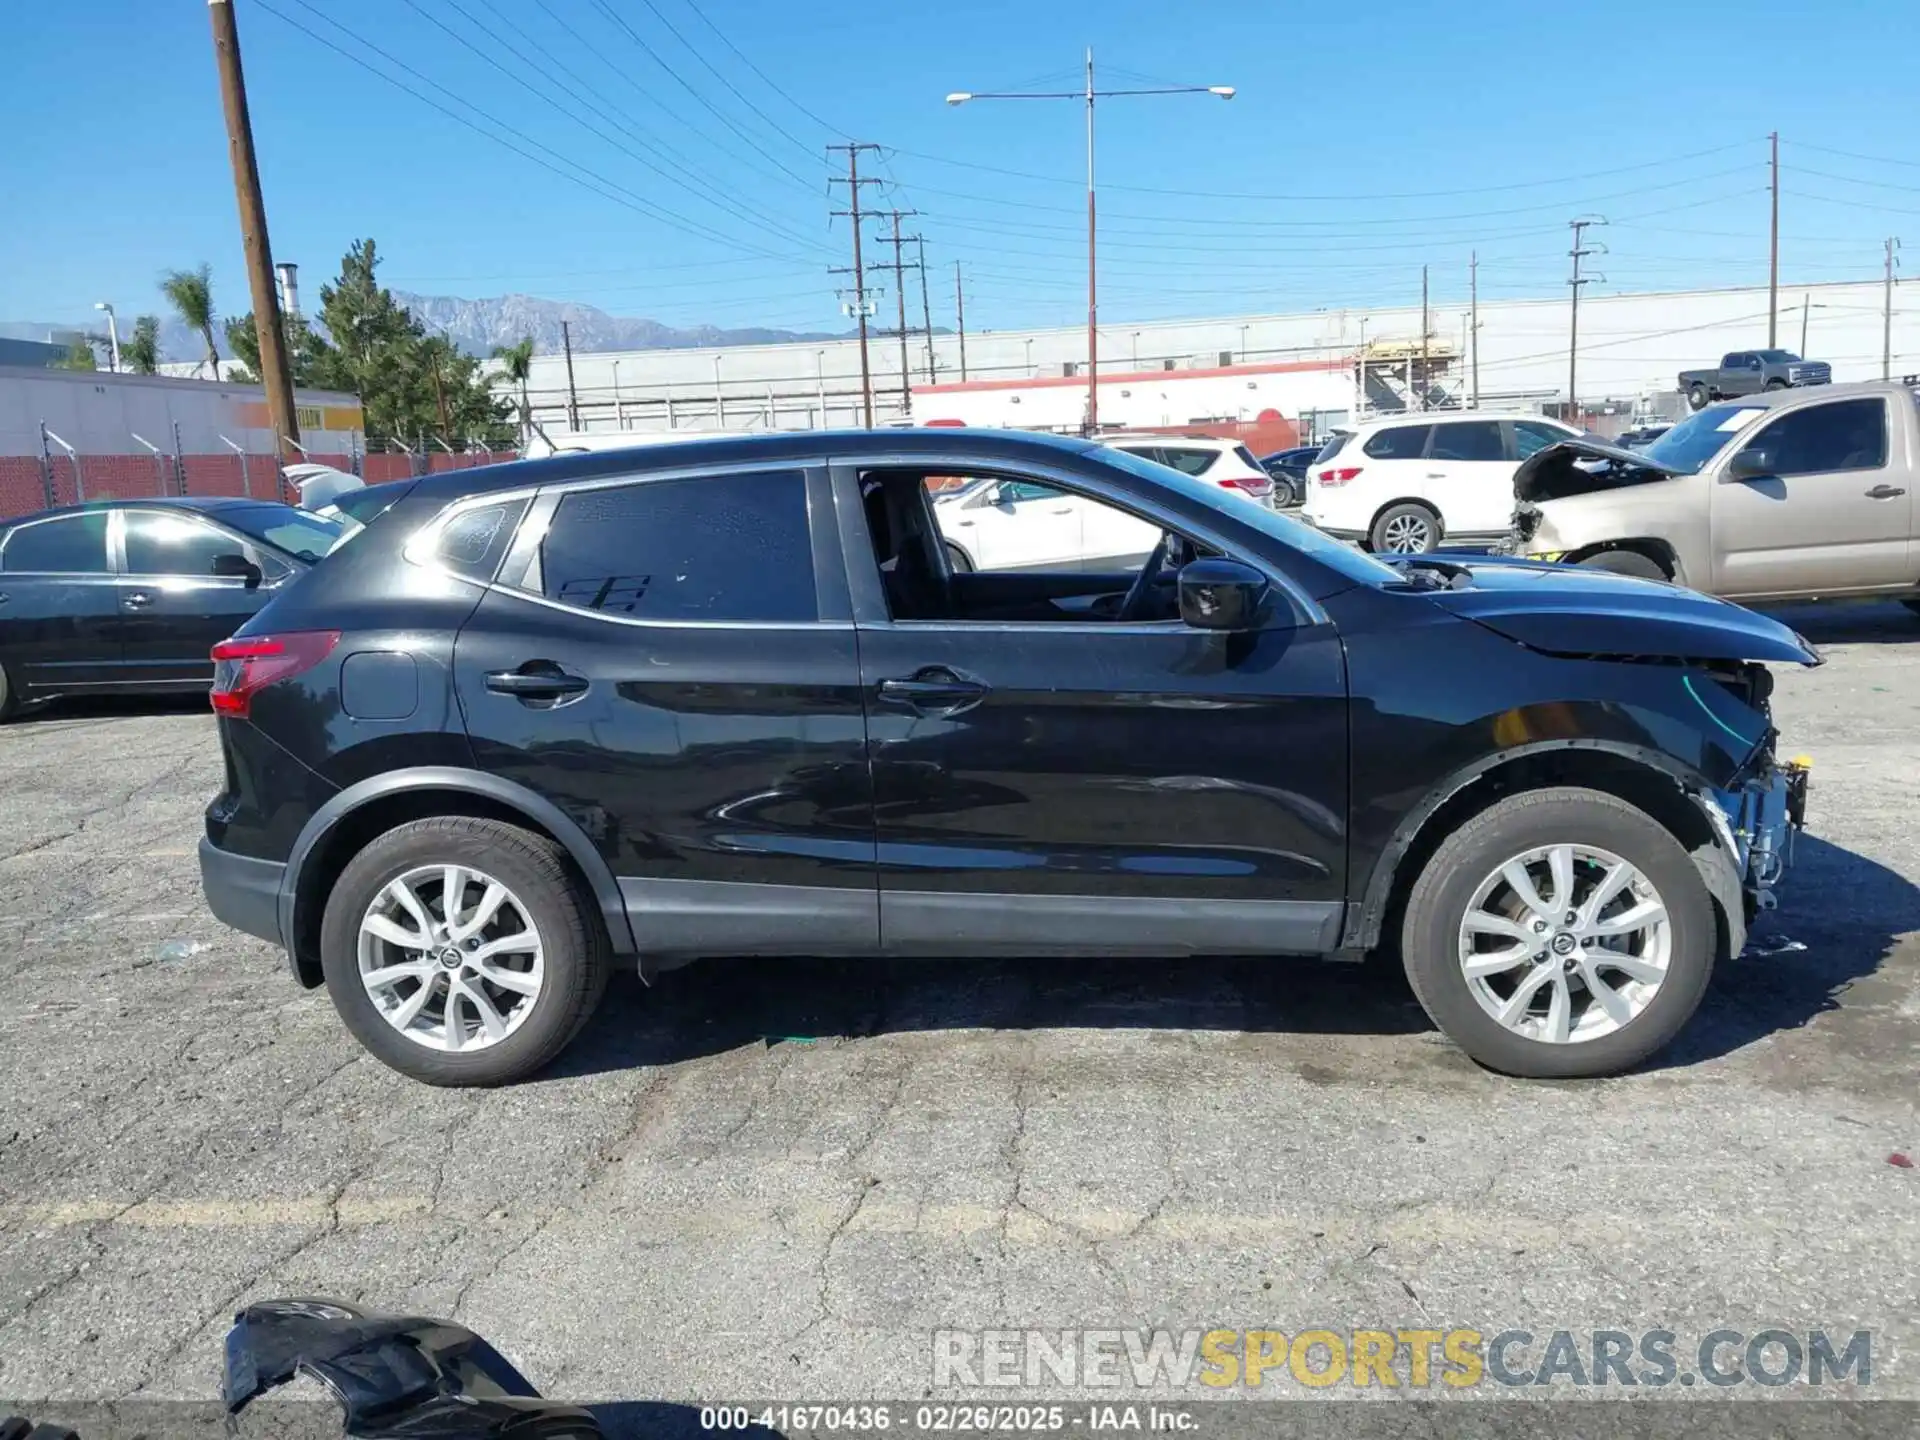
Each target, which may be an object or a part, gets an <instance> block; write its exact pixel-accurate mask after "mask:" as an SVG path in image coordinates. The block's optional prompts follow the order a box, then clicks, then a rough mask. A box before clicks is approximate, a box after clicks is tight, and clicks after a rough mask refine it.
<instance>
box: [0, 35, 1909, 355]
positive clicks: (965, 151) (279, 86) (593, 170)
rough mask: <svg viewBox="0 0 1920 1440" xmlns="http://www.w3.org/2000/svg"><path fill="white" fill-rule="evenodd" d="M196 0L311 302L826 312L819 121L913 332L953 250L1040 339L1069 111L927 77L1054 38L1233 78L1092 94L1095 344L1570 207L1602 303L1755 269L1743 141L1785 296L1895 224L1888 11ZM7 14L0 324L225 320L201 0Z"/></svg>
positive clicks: (1905, 116)
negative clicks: (227, 42)
mask: <svg viewBox="0 0 1920 1440" xmlns="http://www.w3.org/2000/svg"><path fill="white" fill-rule="evenodd" d="M236 3H237V4H238V6H239V12H238V13H239V19H240V24H241V30H242V43H243V47H244V52H245V57H246V62H247V69H248V81H249V85H250V88H251V95H252V103H253V113H254V125H255V133H256V136H257V140H258V145H259V150H260V154H261V161H262V175H263V181H264V184H265V189H266V194H267V202H268V207H269V213H270V217H271V224H272V231H273V242H274V249H275V252H276V258H279V259H293V260H298V261H299V262H300V263H301V266H302V280H303V285H304V287H305V292H306V294H307V296H308V297H309V298H310V299H311V298H312V297H314V296H315V295H316V294H317V290H318V286H319V283H320V282H321V281H322V280H323V279H324V278H326V277H327V276H328V275H331V274H332V273H334V271H335V269H336V268H337V264H338V257H339V255H340V254H341V252H342V251H344V250H345V249H346V247H347V245H348V244H349V243H350V242H351V241H353V240H354V239H355V238H356V237H359V236H366V235H370V236H373V237H375V238H376V239H377V240H378V241H379V243H380V246H381V249H382V252H383V253H384V254H385V256H386V257H387V263H386V266H385V269H384V275H385V277H386V278H387V280H388V281H389V283H391V284H393V285H395V286H397V287H403V288H409V289H415V290H423V291H429V292H433V293H450V294H461V295H469V296H478V295H496V294H503V293H508V292H511V291H521V292H525V293H531V294H537V295H542V296H547V297H552V298H560V299H577V300H580V301H583V302H586V303H589V304H595V305H600V306H603V307H605V308H607V309H609V310H612V311H615V312H616V313H621V314H632V315H649V316H654V317H657V318H659V319H662V320H665V321H668V322H670V323H676V324H687V323H694V322H698V321H711V322H714V323H717V324H723V325H745V324H768V325H779V326H786V327H792V328H814V329H835V330H837V329H840V328H843V326H844V323H845V322H844V321H843V320H842V318H841V316H840V314H839V313H838V310H837V308H836V302H835V299H834V295H833V286H834V285H835V284H837V283H844V281H843V280H835V279H833V278H830V277H829V276H828V275H827V274H826V269H827V267H828V266H831V265H845V264H847V263H848V254H847V252H848V243H847V242H848V234H847V228H846V222H845V221H830V220H829V218H828V214H827V212H828V211H829V210H830V209H839V208H844V200H845V196H844V187H836V189H837V191H838V193H837V194H836V195H835V196H834V197H833V198H832V199H831V200H830V198H829V192H828V189H827V185H826V180H827V177H828V175H829V173H833V172H830V167H829V163H828V160H827V157H826V155H825V152H824V149H823V147H824V146H825V145H826V144H828V143H830V142H833V141H837V140H842V139H844V138H846V137H849V136H851V137H854V138H858V139H861V140H870V141H875V142H878V143H881V144H883V145H885V146H887V147H889V150H888V152H887V153H886V154H885V156H884V158H883V159H882V161H881V162H880V163H878V165H877V167H876V171H875V173H877V174H878V175H880V176H881V177H883V178H884V179H885V180H886V181H887V182H888V184H887V186H886V187H884V188H880V187H876V188H875V189H872V190H869V191H867V192H866V198H867V202H868V203H869V204H880V205H885V206H893V205H898V206H899V207H901V208H903V209H914V210H917V211H919V212H920V213H919V215H918V216H917V217H916V218H915V219H913V220H910V221H909V222H907V223H908V228H909V231H910V233H918V234H920V235H923V236H924V237H925V239H926V245H927V260H928V264H929V267H930V268H931V269H932V271H933V276H934V284H933V287H932V289H933V308H934V320H935V323H936V324H948V323H951V320H952V307H953V271H952V265H953V262H954V261H955V260H959V261H960V262H961V263H962V265H963V268H964V272H965V275H966V288H967V295H968V299H967V321H968V326H969V328H970V329H973V328H981V327H993V328H999V327H1007V326H1013V325H1022V324H1044V323H1072V322H1073V321H1075V320H1076V319H1078V318H1083V317H1084V314H1085V310H1084V305H1085V299H1084V289H1083V286H1084V264H1085V260H1084V255H1085V251H1084V244H1085V229H1084V226H1085V221H1084V211H1083V208H1082V207H1083V204H1084V201H1083V189H1082V186H1083V179H1082V177H1083V173H1084V172H1083V166H1084V150H1083V131H1082V116H1081V113H1080V110H1079V108H1078V107H1077V105H1075V104H1074V103H1072V102H1052V103H1039V102H1022V103H1018V104H1015V103H998V104H994V103H987V102H980V103H977V104H973V105H968V106H963V107H959V108H951V107H949V106H947V105H945V104H944V103H943V97H944V96H945V95H946V93H947V92H949V91H951V90H956V89H970V90H987V89H1005V88H1023V87H1024V86H1026V85H1027V84H1028V83H1029V82H1038V88H1043V89H1063V88H1072V87H1074V86H1076V85H1077V84H1078V83H1079V74H1078V67H1079V64H1080V57H1081V54H1082V51H1083V49H1084V47H1086V46H1087V45H1089V44H1090V45H1092V46H1093V47H1094V51H1095V58H1096V62H1097V64H1098V65H1099V67H1100V78H1101V82H1102V83H1103V84H1107V85H1139V84H1155V83H1164V82H1168V81H1172V82H1177V83H1194V84H1202V85H1206V84H1230V85H1234V86H1236V87H1238V89H1239V95H1238V98H1236V99H1234V100H1233V101H1231V102H1225V103H1223V102H1221V101H1219V100H1217V99H1213V98H1211V97H1207V96H1170V97H1154V98H1147V99H1125V100H1115V101H1112V102H1109V103H1106V104H1104V105H1103V106H1102V107H1101V110H1100V133H1099V146H1100V155H1099V160H1100V173H1101V194H1100V200H1101V220H1102V225H1101V245H1102V252H1101V253H1102V266H1101V273H1102V306H1101V309H1102V321H1103V325H1104V324H1117V323H1121V322H1124V321H1126V320H1130V319H1154V318H1164V317H1171V316H1178V315H1201V314H1217V313H1231V312H1234V311H1239V310H1247V309H1256V308H1261V309H1293V308H1314V307H1321V306H1325V307H1329V308H1336V307H1340V306H1345V305H1362V304H1382V303H1390V302H1394V301H1400V302H1406V301H1411V300H1417V298H1418V295H1419V284H1420V266H1421V264H1422V263H1423V262H1425V263H1427V264H1429V265H1430V266H1431V267H1432V285H1433V294H1434V296H1435V298H1436V300H1441V299H1452V298H1455V297H1459V296H1463V295H1464V293H1465V291H1466V285H1467V268H1466V262H1467V257H1468V255H1469V253H1470V252H1472V251H1474V250H1475V249H1477V250H1478V252H1479V254H1480V257H1481V267H1480V276H1481V293H1482V295H1483V296H1487V297H1497V296H1504V295H1540V294H1564V293H1565V286H1564V279H1565V275H1566V264H1567V261H1566V255H1565V252H1566V250H1567V248H1568V246H1567V232H1566V222H1567V220H1568V219H1570V218H1572V217H1573V216H1574V215H1576V214H1580V213H1593V214H1599V215H1604V216H1606V217H1608V219H1609V220H1610V221H1611V222H1612V223H1611V224H1609V225H1608V226H1607V227H1606V228H1604V229H1599V230H1596V231H1594V232H1591V233H1592V234H1593V235H1594V236H1596V237H1597V238H1598V239H1599V240H1600V241H1601V242H1602V243H1604V244H1605V245H1606V246H1607V247H1608V250H1609V252H1610V253H1609V254H1608V255H1606V256H1605V257H1602V258H1600V259H1598V260H1597V261H1595V262H1592V263H1593V264H1594V265H1595V266H1596V268H1597V269H1598V270H1599V271H1600V272H1601V273H1603V274H1604V275H1605V276H1606V277H1607V281H1606V284H1605V285H1604V286H1603V287H1601V288H1602V289H1640V288H1647V287H1653V286H1663V285H1713V284H1736V283H1743V282H1755V281H1763V280H1764V279H1765V274H1766V220H1767V196H1766V153H1767V150H1766V139H1765V137H1766V135H1767V132H1768V131H1770V130H1775V129H1777V130H1779V131H1780V133H1781V136H1782V146H1781V157H1782V164H1783V170H1784V176H1785V179H1784V183H1783V191H1784V199H1783V202H1782V218H1781V230H1782V234H1783V236H1784V237H1785V238H1784V242H1783V278H1784V282H1785V283H1786V284H1789V285H1790V284H1793V283H1795V282H1799V281H1811V280H1819V279H1858V278H1868V277H1872V276H1876V275H1878V274H1879V267H1880V259H1881V243H1882V241H1883V239H1884V238H1885V237H1886V236H1889V235H1898V234H1900V233H1902V231H1903V230H1904V231H1906V232H1907V233H1909V234H1910V235H1912V236H1913V237H1914V238H1915V239H1916V240H1920V148H1917V147H1916V145H1915V137H1917V136H1920V91H1917V90H1916V89H1915V87H1914V86H1913V84H1912V78H1911V71H1912V57H1913V45H1912V23H1913V8H1912V0H1819V3H1800V0H1786V3H1775V4H1773V5H1770V6H1768V7H1767V8H1766V10H1765V12H1764V16H1761V15H1760V14H1759V12H1740V11H1738V10H1735V11H1726V12H1723V13H1716V14H1711V15H1707V14H1705V12H1699V11H1695V12H1691V13H1693V14H1695V15H1697V16H1701V17H1702V20H1701V23H1699V24H1695V23H1694V22H1693V21H1691V20H1689V19H1687V18H1686V16H1687V15H1688V14H1689V12H1688V11H1686V10H1685V8H1684V7H1681V8H1676V7H1674V6H1673V5H1672V4H1671V3H1670V0H1668V3H1655V0H1611V3H1609V0H1601V3H1597V4H1589V5H1584V6H1560V5H1547V4H1541V3H1537V0H1530V3H1512V0H1465V3H1463V4H1458V5H1452V6H1436V5H1432V4H1430V3H1424V4H1413V3H1406V0H1374V3H1372V4H1368V5H1351V4H1325V3H1319V4H1315V3H1299V0H1296V3H1292V4H1287V5H1276V4H1268V3H1253V0H1241V3H1224V0H1186V3H1183V4H1178V5H1168V4H1165V3H1152V4H1149V3H1144V0H1040V3H1036V0H1026V3H1013V0H970V3H961V0H955V3H950V4H944V5H916V4H911V3H909V4H905V5H896V6H880V5H874V4H871V3H865V4H863V3H856V0H813V3H794V0H651V3H649V0H236ZM269 7H271V10H272V11H277V12H278V14H274V13H270V11H269ZM8 10H9V12H10V13H9V14H8V16H7V17H6V18H5V19H4V20H0V34H4V35H5V37H6V46H5V48H6V50H7V52H8V62H9V63H8V67H7V68H8V81H7V84H6V86H5V87H0V117H4V119H5V121H6V126H5V133H6V135H7V136H8V137H9V138H8V141H7V143H6V145H5V146H4V147H0V196H5V197H6V204H5V206H4V209H5V213H6V214H7V215H8V217H9V220H8V223H7V224H5V225H0V318H9V319H48V320H50V319H63V320H64V319H73V318H76V317H80V316H84V315H86V314H87V313H89V311H90V308H91V306H92V303H93V302H94V301H95V300H99V299H110V300H112V301H114V302H115V303H116V305H117V307H118V309H119V311H120V313H121V314H122V315H132V314H134V313H137V312H139V311H141V310H146V309H157V308H158V306H159V300H158V296H157V294H156V292H155V285H154V282H155V278H156V276H157V275H158V273H159V272H160V271H161V270H162V269H164V268H167V267H170V266H189V265H194V264H198V263H199V262H201V261H202V260H206V261H210V262H211V263H212V264H213V266H214V271H215V285H216V299H217V301H218V302H219V304H220V306H221V309H222V310H223V311H234V312H237V311H242V310H245V309H246V308H247V301H246V291H245V278H244V274H243V272H242V270H241V259H240V248H239V239H238V231H237V225H236V221H235V214H234V201H233V187H232V182H231V178H230V174H229V171H228V168H227V154H226V147H225V144H224V136H223V131H222V128H221V119H220V106H219V93H218V89H217V85H216V82H215V77H214V71H213V63H212V52H211V43H210V40H209V34H208V25H207V17H206V14H205V7H204V6H203V5H201V4H198V3H183V0H173V3H168V4H156V3H154V0H86V3H71V0H69V3H64V4H59V3H56V4H43V3H34V0H16V3H15V4H13V5H10V6H9V7H8ZM283 17H284V18H283ZM289 21H292V22H297V23H298V24H299V25H301V26H305V27H306V28H307V30H310V31H311V32H313V33H312V34H308V33H303V32H302V30H300V29H297V28H295V26H294V25H293V24H290V23H288V22H289ZM335 22H337V24H336V23H335ZM338 27H344V28H338ZM315 36H319V37H324V39H325V40H326V41H329V42H331V43H332V44H333V45H334V46H337V47H339V49H338V50H335V49H330V48H328V46H327V45H326V44H323V43H321V41H320V40H319V39H316V38H315ZM370 46H377V47H378V48H379V50H380V51H384V52H386V55H385V57H384V58H383V57H382V56H381V55H380V54H377V53H375V52H374V51H373V50H372V49H371V48H369V47H370ZM340 51H345V52H346V54H347V55H352V56H356V57H358V58H359V59H360V60H362V61H364V62H365V63H366V64H367V65H371V66H373V67H374V68H375V69H377V70H380V71H383V72H385V73H386V74H388V75H390V76H392V77H394V78H395V79H397V80H398V81H400V82H401V84H403V85H404V86H405V87H407V88H406V89H402V88H399V87H398V86H396V85H395V84H393V83H390V82H389V81H387V80H383V79H381V78H378V77H377V76H376V75H375V74H373V73H370V71H369V70H368V69H366V68H362V66H361V65H359V64H356V63H355V62H354V61H353V60H351V59H349V58H346V55H343V54H341V53H339V52H340ZM403 66H404V67H406V68H402V67H403ZM756 70H757V71H758V73H756ZM409 72H411V73H409ZM763 76H764V77H765V78H762V77H763ZM408 91H412V92H415V93H408ZM422 97H424V98H422ZM428 101H431V102H432V103H431V104H429V103H427V102H428ZM436 106H438V107H441V108H434V107H436ZM470 107H477V109H476V108H470ZM447 112H452V114H449V113H447ZM569 112H570V113H569ZM456 115H457V116H459V117H462V118H461V119H459V120H456V119H455V118H453V117H454V116H456ZM462 121H464V122H465V123H462ZM480 132H488V133H491V134H494V135H496V136H499V137H501V138H503V139H505V140H507V141H508V142H510V144H511V146H512V147H513V148H507V147H506V146H503V145H502V144H499V143H496V142H495V141H494V140H490V139H488V138H486V137H485V135H483V134H482V133H480ZM539 162H545V166H550V167H553V168H544V167H543V164H542V163H539ZM556 169H557V170H559V171H562V172H566V173H567V174H571V175H572V176H574V177H575V178H574V179H572V180H570V179H567V178H563V176H562V175H561V174H557V173H555V170H556ZM1009 172H1018V173H1009ZM582 182H584V183H582ZM869 233H870V234H871V233H873V232H871V231H870V232H869ZM872 254H873V251H872V249H871V247H870V249H869V256H870V257H871V256H872ZM1590 293H1591V292H1590ZM913 299H914V303H915V305H916V306H917V304H918V294H917V291H916V292H915V293H914V295H913ZM882 304H883V305H885V306H886V307H888V308H891V305H892V297H891V295H889V296H888V297H887V298H886V299H885V300H883V301H882ZM916 318H917V317H916Z"/></svg>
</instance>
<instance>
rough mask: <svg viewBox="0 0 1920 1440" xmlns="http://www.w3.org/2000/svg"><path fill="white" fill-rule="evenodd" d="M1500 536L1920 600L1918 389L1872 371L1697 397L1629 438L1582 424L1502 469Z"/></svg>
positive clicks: (1580, 561) (1734, 594)
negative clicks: (1508, 522)
mask: <svg viewBox="0 0 1920 1440" xmlns="http://www.w3.org/2000/svg"><path fill="white" fill-rule="evenodd" d="M1513 488H1514V498H1515V504H1516V509H1515V511H1514V517H1513V532H1512V534H1511V536H1510V537H1509V539H1508V542H1507V543H1506V544H1504V545H1502V546H1501V547H1500V548H1501V549H1503V550H1506V551H1509V552H1511V553H1513V554H1516V555H1521V556H1526V557H1529V558H1532V559H1536V560H1555V561H1562V562H1565V563H1569V564H1576V565H1587V566H1592V567H1594V568H1597V569H1602V570H1614V571H1618V572H1620V573H1622V574H1627V575H1639V576H1642V577H1645V578H1649V579H1656V580H1672V581H1676V582H1678V583H1680V584H1683V585H1688V586H1691V587H1692V588H1694V589H1696V590H1704V591H1706V592H1708V593H1709V594H1713V595H1721V596H1725V597H1726V598H1728V599H1732V600H1743V601H1759V600H1787V599H1794V600H1806V599H1827V598H1835V599H1838V598H1843V597H1859V596H1887V597H1890V598H1897V599H1900V600H1903V601H1904V602H1905V603H1906V605H1907V606H1908V608H1909V609H1912V610H1914V611H1915V612H1916V613H1920V395H1917V394H1916V392H1915V391H1914V390H1913V389H1911V388H1910V387H1908V386H1907V385H1905V384H1904V383H1901V384H1896V383H1890V382H1884V381H1876V382H1873V383H1871V384H1859V385H1829V386H1822V387H1821V388H1820V389H1818V390H1812V391H1808V390H1777V391H1773V392H1770V393H1767V394H1764V395H1756V396H1752V397H1750V398H1746V399H1741V400H1732V401H1727V402H1724V403H1722V404H1717V405H1710V406H1708V407H1707V408H1706V409H1704V410H1701V411H1699V412H1698V413H1696V414H1693V415H1690V416H1688V417H1687V418H1686V419H1685V420H1682V421H1681V422H1680V423H1679V424H1678V425H1675V426H1674V427H1673V428H1672V429H1671V430H1669V431H1667V432H1666V433H1665V434H1664V435H1661V436H1660V437H1659V438H1658V439H1656V440H1654V441H1653V442H1652V443H1651V444H1649V445H1647V446H1646V447H1645V448H1644V449H1641V450H1627V449H1622V448H1620V447H1618V446H1614V445H1608V444H1604V443H1602V442H1599V441H1593V440H1587V439H1585V438H1580V439H1573V440H1567V441H1564V442H1562V443H1561V444H1558V445H1553V446H1550V447H1548V448H1547V449H1545V450H1542V451H1540V452H1538V453H1537V454H1535V455H1533V456H1532V457H1530V458H1529V459H1527V460H1525V461H1523V462H1522V463H1521V465H1520V467H1519V469H1518V470H1516V471H1515V472H1514V477H1513Z"/></svg>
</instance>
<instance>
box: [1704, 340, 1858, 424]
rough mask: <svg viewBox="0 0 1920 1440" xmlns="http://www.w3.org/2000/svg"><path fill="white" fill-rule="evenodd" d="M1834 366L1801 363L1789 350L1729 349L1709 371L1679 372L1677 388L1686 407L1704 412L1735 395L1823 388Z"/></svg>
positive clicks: (1811, 361)
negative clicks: (1715, 402)
mask: <svg viewBox="0 0 1920 1440" xmlns="http://www.w3.org/2000/svg"><path fill="white" fill-rule="evenodd" d="M1832 379H1833V367H1832V366H1830V365H1828V364H1827V362H1826V361H1824V360H1802V359H1801V358H1800V357H1799V356H1798V355H1796V354H1794V353H1793V352H1792V351H1791V350H1732V351H1729V352H1728V353H1727V354H1725V355H1722V356H1721V357H1720V364H1719V365H1718V366H1717V367H1716V368H1714V369H1712V370H1682V371H1681V372H1680V388H1681V389H1682V390H1684V391H1685V392H1686V395H1687V404H1689V405H1691V406H1692V407H1693V408H1694V409H1696V410H1703V409H1705V408H1706V407H1707V406H1708V405H1711V404H1712V403H1713V402H1714V401H1716V400H1725V399H1728V398H1729V397H1731V396H1734V395H1759V394H1762V393H1763V392H1765V391H1768V390H1790V389H1793V388H1795V387H1796V386H1800V385H1826V384H1828V383H1830V382H1831V381H1832Z"/></svg>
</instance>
